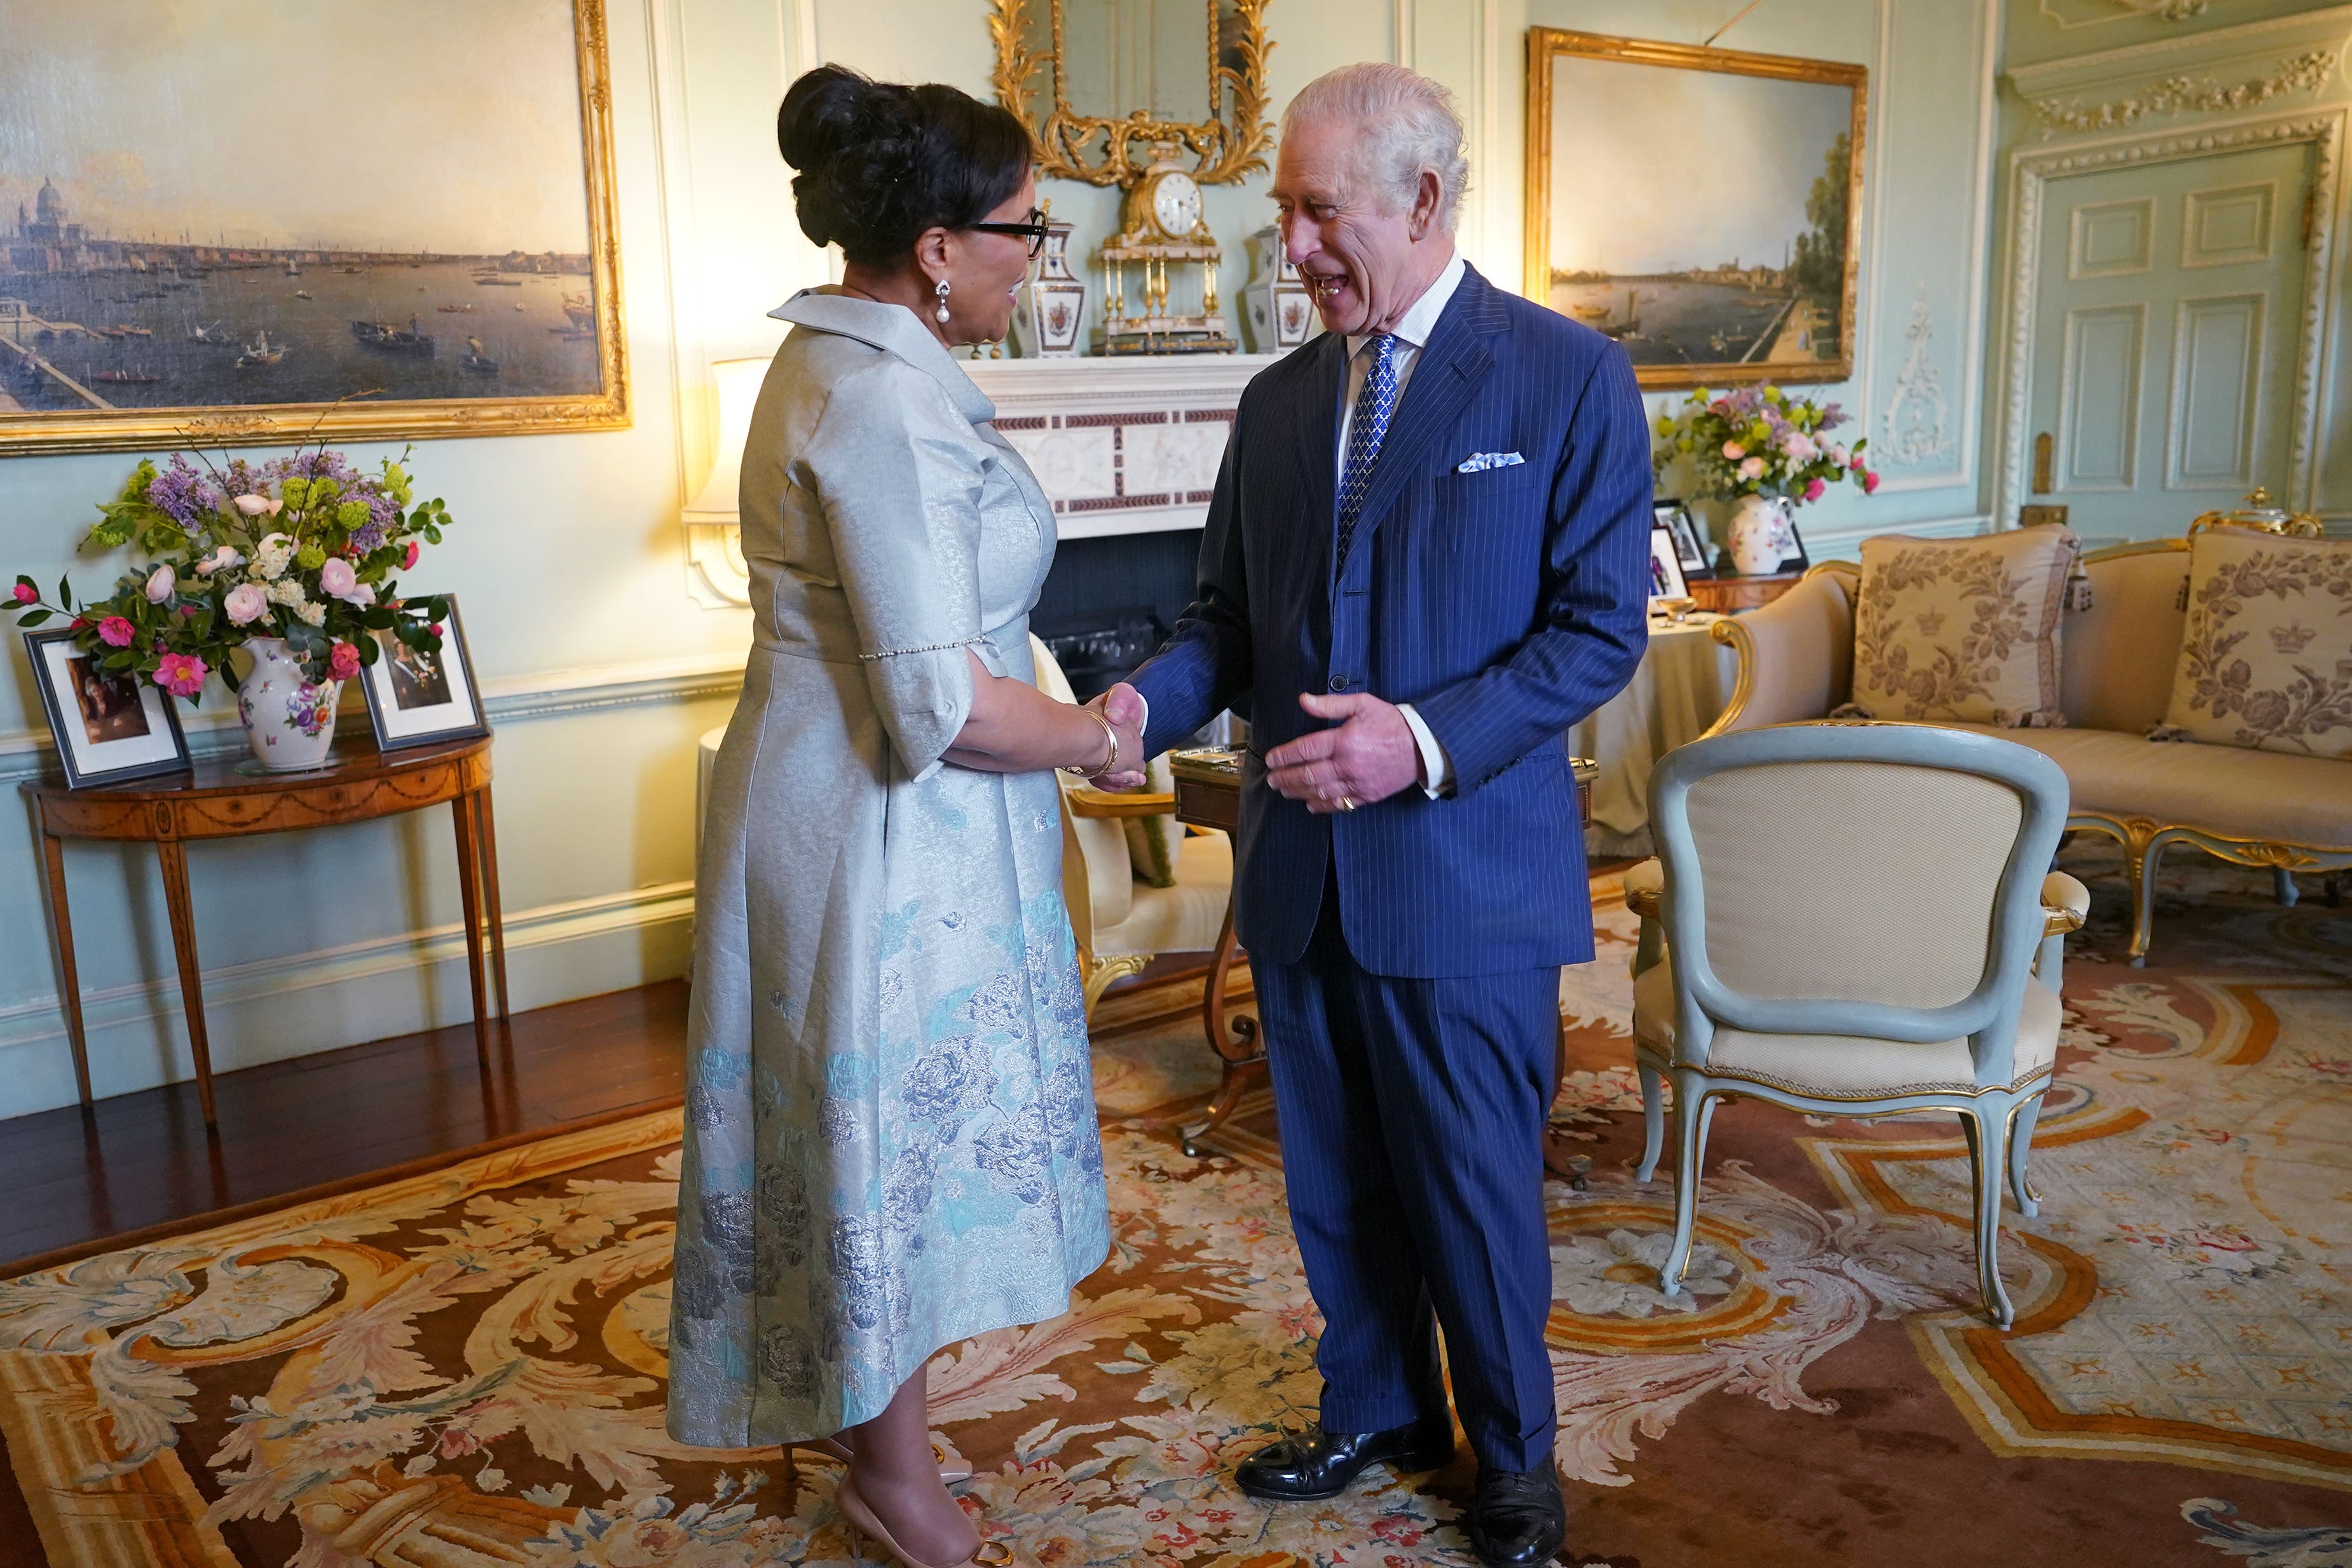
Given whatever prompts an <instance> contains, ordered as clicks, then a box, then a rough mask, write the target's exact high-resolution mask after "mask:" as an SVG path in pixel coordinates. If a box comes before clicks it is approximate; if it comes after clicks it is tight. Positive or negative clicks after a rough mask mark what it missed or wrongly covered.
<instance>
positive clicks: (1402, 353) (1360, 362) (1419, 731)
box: [1136, 250, 1467, 800]
mask: <svg viewBox="0 0 2352 1568" xmlns="http://www.w3.org/2000/svg"><path fill="white" fill-rule="evenodd" d="M1466 265H1467V264H1466V263H1465V261H1464V260H1463V257H1462V253H1461V252H1460V251H1458V250H1457V251H1455V252H1454V256H1453V257H1452V259H1450V260H1449V261H1447V262H1446V264H1445V269H1444V271H1443V272H1440V273H1439V274H1438V275H1437V277H1436V280H1435V281H1434V282H1433V283H1431V284H1430V286H1429V287H1427V288H1425V289H1423V291H1422V295H1421V298H1418V299H1416V300H1414V301H1413V302H1412V306H1411V308H1408V309H1407V310H1406V311H1405V313H1404V315H1403V317H1402V319H1400V320H1399V321H1398V322H1397V324H1396V326H1395V328H1394V329H1392V330H1391V332H1390V334H1389V335H1390V336H1391V337H1392V338H1394V339H1395V340H1396V345H1397V346H1396V348H1395V349H1394V350H1392V351H1391V362H1392V363H1393V364H1394V365H1395V367H1396V381H1397V390H1396V399H1397V400H1396V403H1395V405H1394V407H1392V408H1391V410H1390V413H1389V418H1390V422H1391V425H1393V423H1394V422H1395V418H1396V409H1398V408H1402V407H1403V406H1404V384H1405V382H1408V381H1410V380H1412V367H1413V361H1416V360H1418V359H1420V358H1421V350H1423V349H1425V348H1427V347H1428V346H1429V337H1430V334H1431V333H1432V332H1434V331H1435V330H1437V319H1438V317H1440V316H1442V315H1444V313H1445V306H1446V302H1447V301H1448V300H1450V299H1452V298H1454V289H1456V288H1457V287H1461V284H1462V273H1463V269H1464V268H1465V266H1466ZM1371 340H1372V339H1371V334H1370V333H1366V334H1364V335H1362V336H1360V337H1358V336H1350V337H1349V339H1348V340H1347V342H1348V386H1347V395H1346V396H1345V397H1344V398H1342V399H1341V400H1340V403H1339V451H1338V453H1337V454H1335V455H1334V459H1333V460H1334V462H1335V463H1336V464H1337V465H1338V467H1339V477H1338V480H1337V483H1339V484H1345V483H1346V482H1347V476H1348V475H1347V470H1348V431H1349V426H1351V425H1352V424H1354V423H1355V420H1356V398H1357V396H1358V394H1359V393H1360V392H1362V391H1363V390H1364V377H1365V376H1367V375H1369V374H1370V373H1371V364H1372V361H1371V356H1370V355H1368V354H1366V353H1365V352H1364V351H1363V350H1364V345H1365V344H1367V343H1370V341H1371ZM1136 695H1137V698H1138V700H1139V701H1140V700H1142V694H1141V693H1137V694H1136ZM1397 712H1399V713H1400V714H1402V715H1403V716H1404V723H1405V727H1406V728H1407V729H1410V730H1412V743H1413V746H1414V747H1416V748H1417V749H1418V750H1419V751H1420V753H1421V777H1422V785H1421V788H1422V792H1423V794H1426V795H1427V796H1428V797H1429V798H1430V799H1431V800H1436V799H1437V798H1438V797H1439V796H1441V795H1443V794H1444V793H1445V792H1446V791H1447V790H1448V789H1451V788H1452V787H1453V783H1454V765H1453V763H1452V762H1451V761H1450V760H1448V758H1446V755H1445V748H1444V747H1442V746H1440V745H1438V744H1437V737H1435V736H1434V735H1432V734H1431V733H1430V732H1429V726H1428V725H1426V724H1424V723H1423V722H1422V717H1421V715H1419V714H1417V713H1415V712H1413V710H1412V704H1411V703H1399V704H1397ZM1143 722H1144V723H1145V724H1146V725H1149V724H1150V722H1151V705H1150V703H1149V702H1145V703H1144V705H1143Z"/></svg>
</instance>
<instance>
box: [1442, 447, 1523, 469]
mask: <svg viewBox="0 0 2352 1568" xmlns="http://www.w3.org/2000/svg"><path fill="white" fill-rule="evenodd" d="M1526 461H1527V459H1526V458H1524V457H1522V456H1520V455H1518V454H1517V453H1516V452H1474V453H1472V454H1471V455H1469V456H1467V457H1465V458H1464V459H1463V460H1462V461H1461V462H1459V463H1457V464H1455V465H1454V472H1455V473H1456V474H1483V473H1485V472H1486V470H1487V469H1489V468H1508V467H1509V466H1511V465H1513V464H1515V463H1525V462H1526Z"/></svg>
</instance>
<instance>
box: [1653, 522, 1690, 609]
mask: <svg viewBox="0 0 2352 1568" xmlns="http://www.w3.org/2000/svg"><path fill="white" fill-rule="evenodd" d="M1678 549H1679V547H1678V546H1677V545H1676V544H1675V531H1674V530H1673V529H1672V528H1667V527H1665V526H1664V524H1659V525H1657V526H1656V527H1654V528H1651V529H1650V607H1651V608H1652V609H1653V610H1654V609H1656V608H1657V607H1658V601H1660V600H1662V599H1688V598H1689V597H1690V583H1689V582H1688V581H1687V580H1685V578H1684V576H1683V563H1682V559H1681V557H1680V555H1679V553H1678Z"/></svg>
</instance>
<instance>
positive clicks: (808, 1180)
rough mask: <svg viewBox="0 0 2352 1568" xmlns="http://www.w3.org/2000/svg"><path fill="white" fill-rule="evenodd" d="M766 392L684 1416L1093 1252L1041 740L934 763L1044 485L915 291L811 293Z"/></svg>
mask: <svg viewBox="0 0 2352 1568" xmlns="http://www.w3.org/2000/svg"><path fill="white" fill-rule="evenodd" d="M774 314H775V315H776V316H778V317H780V318H782V319H784V320H787V321H791V322H793V323H794V324H795V330H794V331H793V333H792V335H791V336H790V338H788V339H787V340H785V343H784V346H783V348H782V350H779V351H778V353H777V355H776V360H775V363H774V365H773V366H772V368H771V369H770V371H769V372H768V378H767V382H766V384H765V385H764V387H763V388H762V389H761V393H760V401H759V404H758V407H757V409H756V411H755V413H753V416H752V421H751V432H750V435H749V438H748V440H747V443H746V448H745V450H746V456H745V459H744V465H743V480H742V491H741V495H742V503H741V516H742V531H743V554H744V559H745V560H746V562H747V563H748V564H749V565H750V568H751V601H752V610H753V613H754V618H755V632H754V647H753V650H752V653H751V663H750V666H749V668H748V669H747V670H746V672H745V674H744V683H743V695H742V698H741V701H740V705H739V706H738V707H737V709H736V712H735V717H734V720H733V722H732V723H731V724H730V725H729V727H728V731H727V739H726V743H725V745H724V746H723V747H720V750H719V758H718V765H717V769H716V772H715V774H714V776H713V779H712V782H711V790H710V799H709V815H708V818H707V820H706V825H705V836H704V841H703V848H702V856H701V864H700V867H699V881H698V894H697V937H696V954H695V968H694V992H693V1003H692V1012H691V1019H690V1025H689V1029H690V1035H689V1040H688V1051H689V1059H688V1094H687V1131H686V1156H685V1179H684V1182H683V1184H682V1186H681V1188H680V1192H679V1198H678V1230H677V1269H676V1274H675V1281H674V1287H673V1294H672V1301H671V1312H670V1343H669V1354H670V1385H669V1429H670V1432H671V1434H672V1435H673V1436H674V1437H677V1438H678V1439H680V1440H681V1441H684V1442H688V1443H693V1444H698V1445H702V1446H706V1447H726V1448H741V1447H751V1446H758V1445H765V1444H770V1443H777V1442H790V1441H794V1440H799V1439H803V1438H810V1437H824V1436H826V1435H828V1434H831V1433H833V1432H835V1431H838V1430H840V1429H841V1428H842V1427H847V1426H854V1425H856V1424H857V1423H858V1422H861V1421H864V1420H866V1419H868V1418H869V1417H871V1416H874V1415H875V1414H877V1412H878V1411H879V1410H880V1409H881V1408H882V1406H884V1404H886V1403H887V1401H888V1399H889V1397H890V1396H891V1394H892V1393H893V1392H894V1391H895V1390H896V1389H897V1388H898V1386H899V1385H900V1384H902V1383H903V1382H905V1381H906V1379H907V1378H908V1377H909V1376H911V1375H913V1374H914V1373H915V1372H916V1371H917V1370H918V1369H919V1368H920V1367H921V1366H922V1365H923V1364H924V1363H925V1362H926V1361H927V1360H929V1357H930V1356H931V1355H932V1354H934V1353H935V1352H937V1351H938V1350H939V1349H940V1348H941V1347H942V1346H945V1345H949V1344H952V1343H955V1342H956V1341H958V1340H961V1339H964V1338H967V1337H969V1336H971V1335H972V1334H975V1333H982V1332H984V1331H986V1330H989V1329H993V1328H1001V1327H1003V1326H1005V1325H1008V1324H1013V1323H1028V1322H1040V1321H1043V1320H1045V1319H1047V1318H1051V1317H1055V1316H1057V1315H1058V1314H1060V1313H1061V1312H1063V1311H1064V1310H1065V1309H1066V1306H1067V1304H1068V1299H1069V1292H1070V1290H1071V1287H1072V1286H1074V1285H1075V1284H1076V1283H1077V1281H1080V1280H1081V1279H1083V1278H1084V1277H1085V1276H1087V1274H1089V1273H1091V1272H1092V1271H1093V1270H1095V1269H1096V1268H1097V1266H1098V1265H1099V1264H1100V1263H1101V1262H1102V1260H1103V1259H1104V1257H1105V1256H1106V1254H1107V1253H1108V1249H1109V1221H1108V1210H1107V1207H1106V1203H1105V1197H1104V1190H1103V1169H1102V1146H1101V1143H1100V1141H1099V1138H1098V1135H1097V1127H1096V1122H1095V1113H1094V1093H1093V1082H1092V1074H1091V1071H1090V1068H1089V1063H1088V1059H1087V1031H1086V1009H1085V1005H1084V1000H1083V997H1082V993H1081V990H1080V987H1079V981H1078V973H1077V964H1076V949H1075V946H1074V945H1073V943H1072V940H1071V936H1070V926H1069V919H1068V916H1067V915H1066V912H1065V910H1064V908H1063V904H1062V893H1061V877H1062V839H1061V823H1060V817H1059V801H1058V798H1057V795H1056V792H1055V790H1056V787H1055V781H1054V779H1053V776H1052V775H1051V774H1050V773H1022V774H997V773H983V772H979V771H975V770H973V769H970V768H958V767H955V766H952V765H947V764H943V763H942V762H941V761H940V756H941V753H942V752H943V751H944V750H945V748H946V747H947V746H948V744H949V743H950V740H952V739H953V737H954V736H955V734H956V732H957V731H958V730H959V729H961V727H962V726H963V722H964V719H965V717H966V716H968V715H969V713H970V711H971V672H970V669H969V666H968V665H967V664H966V654H965V651H966V650H967V649H970V650H971V652H972V653H975V654H977V655H978V656H979V659H980V661H981V663H982V664H983V665H985V666H986V667H987V668H988V669H989V670H990V671H991V672H992V673H994V674H1010V675H1016V676H1018V677H1020V678H1021V679H1023V680H1031V681H1034V678H1035V670H1034V665H1033V664H1032V663H1031V660H1030V654H1029V645H1028V625H1029V622H1028V612H1029V607H1030V606H1031V605H1032V604H1034V602H1035V601H1036V597H1037V592H1038V589H1039V588H1040V586H1041V585H1042V584H1043V583H1044V581H1045V570H1046V568H1047V567H1048V566H1049V565H1050V564H1051V563H1052V560H1053V551H1054V526H1053V512H1052V508H1051V507H1050V506H1049V505H1048V503H1047V501H1046V498H1045V494H1044V493H1043V492H1042V491H1041V490H1040V489H1039V488H1038V486H1037V483H1036V480H1035V479H1034V477H1033V476H1031V474H1030V473H1029V470H1028V468H1027V466H1026V465H1024V463H1023V462H1022V460H1021V458H1020V456H1019V455H1018V454H1017V453H1015V452H1014V451H1013V448H1012V447H1011V446H1010V445H1008V444H1006V443H1005V441H1004V439H1003V437H1002V436H1001V435H999V434H997V433H996V431H995V430H994V428H993V427H992V426H991V425H990V424H989V423H988V421H989V420H990V419H992V417H993V416H994V413H995V409H994V406H993V405H992V404H991V403H990V402H989V401H988V399H987V398H986V397H984V396H982V393H981V392H980V390H979V389H978V388H977V387H975V386H974V385H972V383H971V379H970V378H969V377H967V376H966V375H965V374H964V373H963V371H962V370H961V368H960V367H959V366H958V365H957V363H956V361H954V360H953V359H952V358H950V355H949V354H948V352H947V350H945V349H943V348H941V347H940V344H939V342H938V341H937V340H935V339H933V338H932V337H931V336H930V334H929V332H928V331H927V330H925V329H924V328H923V326H922V324H921V323H920V322H919V321H918V320H917V319H915V317H914V316H913V314H912V313H911V312H909V311H908V310H906V309H904V308H900V307H898V306H895V305H880V304H877V303H874V302H872V301H869V300H864V299H859V298H854V297H850V296H845V295H841V294H837V293H835V292H832V291H830V290H811V291H807V292H804V293H803V294H800V295H798V296H795V297H794V298H793V299H792V300H791V301H790V302H788V303H787V304H785V305H784V306H782V308H779V309H777V310H776V311H775V312H774Z"/></svg>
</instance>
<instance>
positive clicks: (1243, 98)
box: [988, 0, 1274, 185]
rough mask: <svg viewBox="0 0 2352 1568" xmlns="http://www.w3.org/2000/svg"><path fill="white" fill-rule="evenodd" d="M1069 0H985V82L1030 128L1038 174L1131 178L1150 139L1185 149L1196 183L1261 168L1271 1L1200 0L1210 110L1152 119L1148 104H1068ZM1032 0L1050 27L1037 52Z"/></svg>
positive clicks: (1092, 181)
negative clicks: (988, 60)
mask: <svg viewBox="0 0 2352 1568" xmlns="http://www.w3.org/2000/svg"><path fill="white" fill-rule="evenodd" d="M1068 3H1069V0H990V15H989V18H988V31H989V36H990V37H992V39H994V40H995V44H996V70H995V72H994V74H993V75H992V77H991V78H990V79H991V81H992V83H993V84H994V86H995V88H996V99H997V101H998V102H999V103H1001V104H1003V106H1004V107H1005V108H1006V109H1009V110H1012V111H1013V113H1014V114H1015V115H1016V116H1018V117H1019V118H1020V120H1021V123H1022V124H1024V125H1025V126H1027V127H1028V128H1029V134H1030V136H1031V138H1032V139H1033V140H1034V141H1035V142H1036V144H1037V172H1039V173H1040V174H1044V175H1048V176H1052V177H1055V178H1060V179H1065V180H1083V181H1085V182H1086V183H1087V184H1089V185H1129V184H1132V183H1135V181H1136V180H1137V179H1138V178H1139V176H1140V175H1141V174H1142V173H1143V172H1144V171H1145V169H1146V168H1148V167H1150V164H1151V163H1152V162H1154V155H1151V154H1150V149H1151V148H1152V146H1153V144H1154V143H1156V142H1166V143H1171V144H1173V145H1175V146H1176V147H1179V148H1181V149H1182V150H1184V151H1187V152H1190V153H1191V154H1192V158H1193V160H1194V162H1193V166H1192V171H1191V175H1192V178H1193V179H1195V180H1197V181H1199V182H1200V183H1202V184H1204V185H1223V184H1231V183H1234V182H1235V181H1238V180H1240V179H1242V178H1243V177H1244V175H1247V174H1251V173H1254V172H1257V171H1260V170H1263V169H1264V168H1265V166H1266V162H1265V153H1266V151H1267V150H1268V149H1269V148H1270V147H1271V146H1272V145H1273V141H1274V138H1273V134H1272V128H1271V127H1270V126H1269V125H1268V124H1267V122H1266V118H1265V105H1266V87H1265V57H1266V56H1267V55H1268V54H1269V53H1271V52H1272V51H1273V49H1274V44H1273V42H1272V41H1271V40H1269V39H1268V38H1267V37H1266V36H1265V8H1266V5H1267V4H1268V3H1269V0H1201V4H1202V13H1203V21H1204V24H1205V26H1206V28H1207V40H1208V50H1207V61H1208V89H1209V98H1208V102H1209V116H1208V118H1207V119H1206V120H1199V121H1189V120H1159V119H1155V118H1153V116H1152V113H1151V111H1150V110H1148V109H1137V110H1129V112H1128V113H1126V114H1125V115H1121V116H1098V115H1089V114H1082V113H1080V112H1079V111H1078V110H1076V109H1073V108H1072V107H1071V105H1070V101H1069V84H1068V79H1067V73H1066V70H1065V69H1064V68H1063V60H1064V58H1065V55H1064V26H1063V22H1064V8H1065V6H1066V5H1067V4H1068ZM1040 4H1043V5H1045V8H1046V9H1045V12H1044V13H1043V19H1044V20H1045V21H1046V22H1047V23H1048V24H1049V26H1050V31H1049V33H1048V35H1047V36H1048V38H1049V39H1050V47H1046V48H1044V49H1040V48H1037V47H1034V44H1033V43H1032V41H1031V39H1032V29H1033V27H1034V26H1036V23H1037V22H1038V20H1039V19H1040V14H1039V12H1038V10H1037V7H1038V5H1040ZM1221 56H1223V57H1221ZM1228 58H1229V59H1230V61H1231V63H1227V59H1228ZM1040 68H1044V70H1045V73H1046V80H1045V84H1044V86H1045V89H1046V90H1049V91H1050V92H1051V93H1052V98H1051V100H1050V101H1051V104H1052V110H1051V112H1050V113H1045V114H1044V115H1042V117H1041V115H1040V113H1039V105H1038V91H1039V84H1037V83H1036V82H1035V81H1034V79H1033V78H1035V76H1036V75H1037V72H1038V70H1039V69H1040ZM1229 95H1230V99H1229ZM1228 101H1230V105H1231V107H1230V109H1228V108H1226V107H1225V106H1226V105H1227V104H1228ZM1138 144H1140V145H1141V146H1142V148H1144V149H1145V150H1146V152H1147V155H1146V156H1144V157H1142V158H1141V159H1138V158H1136V157H1135V156H1134V155H1133V154H1132V153H1130V152H1129V149H1130V148H1131V147H1134V146H1136V145H1138Z"/></svg>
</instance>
